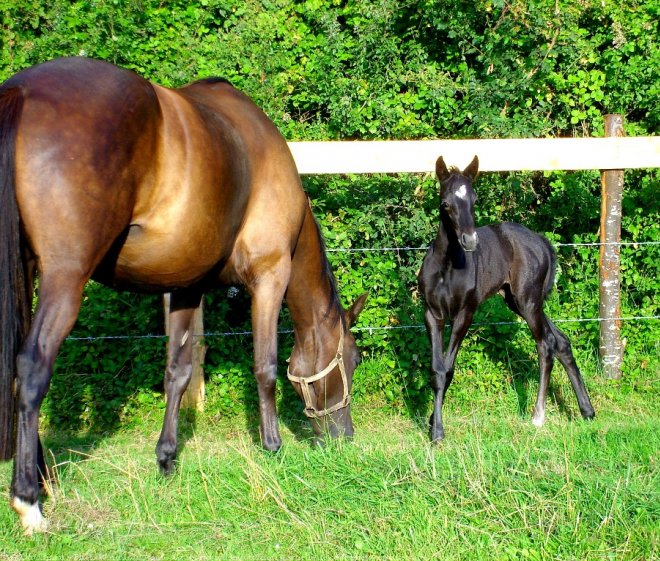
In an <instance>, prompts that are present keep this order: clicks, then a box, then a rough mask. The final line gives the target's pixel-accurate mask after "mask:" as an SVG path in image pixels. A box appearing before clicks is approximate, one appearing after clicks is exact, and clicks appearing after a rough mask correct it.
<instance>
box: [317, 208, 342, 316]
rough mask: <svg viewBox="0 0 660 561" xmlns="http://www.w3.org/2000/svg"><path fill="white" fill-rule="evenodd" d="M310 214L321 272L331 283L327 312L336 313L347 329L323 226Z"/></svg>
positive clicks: (328, 313) (329, 314)
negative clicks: (327, 253) (327, 252)
mask: <svg viewBox="0 0 660 561" xmlns="http://www.w3.org/2000/svg"><path fill="white" fill-rule="evenodd" d="M310 214H311V215H312V218H313V221H314V226H315V228H316V233H317V236H318V240H319V246H320V247H319V251H320V252H321V274H322V275H323V276H324V277H325V278H327V279H328V282H329V283H330V302H329V303H328V309H327V311H326V313H327V315H328V316H331V315H334V316H335V318H338V319H339V320H340V321H341V323H342V326H343V327H344V329H346V323H345V318H344V309H343V308H342V305H341V300H340V299H339V292H338V291H337V280H336V279H335V275H334V273H333V272H332V267H330V262H329V261H328V256H327V255H326V249H325V240H324V239H323V234H322V233H321V226H320V225H319V223H318V220H316V217H315V216H314V213H313V212H311V211H310ZM333 312H334V314H333Z"/></svg>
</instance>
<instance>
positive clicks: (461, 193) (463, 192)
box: [456, 185, 467, 200]
mask: <svg viewBox="0 0 660 561" xmlns="http://www.w3.org/2000/svg"><path fill="white" fill-rule="evenodd" d="M456 196H457V197H458V198H459V199H463V200H465V198H466V197H467V187H466V186H465V185H461V186H460V187H459V188H458V189H456Z"/></svg>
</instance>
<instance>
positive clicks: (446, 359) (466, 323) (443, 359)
mask: <svg viewBox="0 0 660 561" xmlns="http://www.w3.org/2000/svg"><path fill="white" fill-rule="evenodd" d="M473 315H474V310H472V309H468V308H464V309H462V310H461V311H460V312H459V313H458V314H457V315H456V317H455V318H454V321H453V322H452V330H451V336H450V338H449V345H448V346H447V352H446V354H444V356H443V353H442V336H443V333H442V330H443V327H444V321H443V320H438V319H436V318H435V317H434V316H433V314H432V313H431V312H430V311H429V310H428V309H427V311H426V313H425V315H424V321H425V322H426V326H427V330H428V332H429V337H430V338H431V348H432V359H431V360H432V364H431V370H432V375H431V387H432V388H433V391H434V392H435V397H434V400H433V414H432V416H431V440H432V441H433V442H439V441H441V440H442V439H443V438H444V436H445V431H444V426H443V424H442V406H443V403H444V398H445V394H446V393H447V390H448V389H449V385H450V384H451V382H452V380H453V379H454V361H455V360H456V354H457V353H458V349H459V348H460V346H461V343H462V342H463V339H464V338H465V335H466V333H467V331H468V329H469V327H470V325H471V324H472V317H473Z"/></svg>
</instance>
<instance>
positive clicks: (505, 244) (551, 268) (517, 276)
mask: <svg viewBox="0 0 660 561" xmlns="http://www.w3.org/2000/svg"><path fill="white" fill-rule="evenodd" d="M478 232H479V238H480V240H481V239H482V236H483V234H482V232H483V233H486V232H488V234H487V236H488V238H490V239H489V241H486V239H484V242H486V243H487V244H488V246H489V251H491V252H492V251H493V249H492V248H495V247H497V248H498V249H497V251H500V252H503V254H504V255H505V256H506V257H505V260H506V262H508V278H507V283H508V284H510V285H511V288H512V289H513V290H514V292H515V291H516V290H519V291H520V290H523V289H525V288H526V287H532V286H536V287H538V288H541V289H542V290H543V294H544V295H545V294H547V292H548V291H549V290H550V288H551V287H552V284H553V282H554V275H555V261H556V260H555V253H554V249H553V248H552V245H551V244H550V242H549V241H548V239H547V238H546V237H545V236H542V235H541V234H538V233H537V232H534V231H532V230H530V229H529V228H527V227H525V226H523V225H522V224H517V223H515V222H502V223H501V224H497V225H493V226H485V227H483V228H479V229H478Z"/></svg>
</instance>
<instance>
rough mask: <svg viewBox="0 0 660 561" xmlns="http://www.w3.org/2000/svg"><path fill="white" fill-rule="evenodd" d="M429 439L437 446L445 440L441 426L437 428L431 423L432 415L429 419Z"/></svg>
mask: <svg viewBox="0 0 660 561" xmlns="http://www.w3.org/2000/svg"><path fill="white" fill-rule="evenodd" d="M429 437H430V439H431V442H432V443H433V444H439V443H440V442H442V441H443V440H444V439H445V430H444V428H443V427H442V425H440V426H438V425H436V424H435V423H434V422H433V415H431V417H430V418H429Z"/></svg>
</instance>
